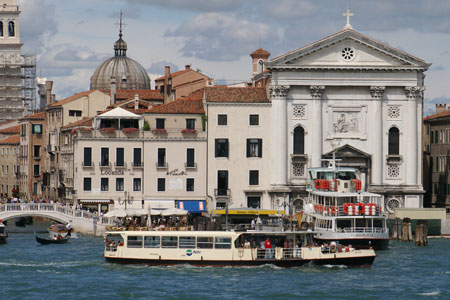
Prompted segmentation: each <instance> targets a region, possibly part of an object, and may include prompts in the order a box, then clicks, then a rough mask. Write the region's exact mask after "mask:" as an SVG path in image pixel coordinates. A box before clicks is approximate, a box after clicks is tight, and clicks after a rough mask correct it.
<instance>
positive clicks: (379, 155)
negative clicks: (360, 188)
mask: <svg viewBox="0 0 450 300" xmlns="http://www.w3.org/2000/svg"><path fill="white" fill-rule="evenodd" d="M384 89H385V87H384V86H371V87H370V95H371V96H372V99H373V101H374V104H373V107H374V114H373V115H374V118H375V119H374V120H372V121H373V122H374V123H373V125H374V126H373V127H372V126H371V128H373V139H372V143H373V144H372V147H373V148H372V149H373V155H372V174H371V175H372V176H371V177H372V178H371V180H372V182H371V184H377V185H379V184H382V182H383V166H384V165H385V161H384V160H383V152H384V151H383V148H384V144H383V140H384V136H383V94H384Z"/></svg>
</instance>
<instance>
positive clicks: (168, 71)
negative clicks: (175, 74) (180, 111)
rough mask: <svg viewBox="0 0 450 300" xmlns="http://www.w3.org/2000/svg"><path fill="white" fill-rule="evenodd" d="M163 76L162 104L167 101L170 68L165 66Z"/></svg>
mask: <svg viewBox="0 0 450 300" xmlns="http://www.w3.org/2000/svg"><path fill="white" fill-rule="evenodd" d="M164 76H165V77H166V78H165V79H164V104H165V103H167V102H168V101H169V97H168V95H169V77H170V66H166V68H165V72H164Z"/></svg>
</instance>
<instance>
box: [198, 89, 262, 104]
mask: <svg viewBox="0 0 450 300" xmlns="http://www.w3.org/2000/svg"><path fill="white" fill-rule="evenodd" d="M205 99H206V102H225V103H269V102H270V101H269V99H268V98H267V92H266V89H265V88H254V87H207V88H205Z"/></svg>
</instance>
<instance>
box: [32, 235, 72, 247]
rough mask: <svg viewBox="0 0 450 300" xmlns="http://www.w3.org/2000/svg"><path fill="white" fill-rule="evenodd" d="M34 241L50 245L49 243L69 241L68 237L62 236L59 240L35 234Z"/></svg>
mask: <svg viewBox="0 0 450 300" xmlns="http://www.w3.org/2000/svg"><path fill="white" fill-rule="evenodd" d="M36 241H37V242H38V243H39V244H41V245H50V244H65V243H67V242H68V241H69V238H62V239H59V240H52V239H45V238H41V237H38V236H36Z"/></svg>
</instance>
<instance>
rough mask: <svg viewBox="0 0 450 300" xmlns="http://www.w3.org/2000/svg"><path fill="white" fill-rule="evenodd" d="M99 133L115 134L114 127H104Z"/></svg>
mask: <svg viewBox="0 0 450 300" xmlns="http://www.w3.org/2000/svg"><path fill="white" fill-rule="evenodd" d="M100 131H101V132H106V133H114V132H116V129H115V128H114V127H104V128H101V129H100Z"/></svg>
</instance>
